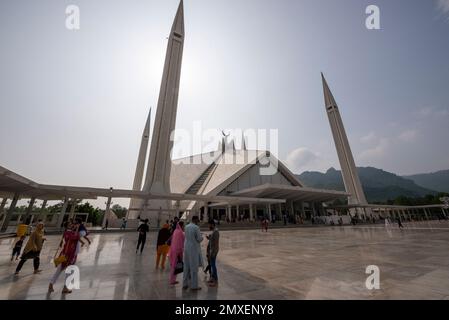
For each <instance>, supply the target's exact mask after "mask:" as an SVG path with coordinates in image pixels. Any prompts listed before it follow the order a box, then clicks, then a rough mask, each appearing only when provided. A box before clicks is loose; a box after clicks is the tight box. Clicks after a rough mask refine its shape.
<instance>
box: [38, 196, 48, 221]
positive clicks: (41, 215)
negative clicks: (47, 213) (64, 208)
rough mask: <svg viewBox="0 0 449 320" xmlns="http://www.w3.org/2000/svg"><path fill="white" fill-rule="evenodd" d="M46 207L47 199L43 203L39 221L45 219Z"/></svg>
mask: <svg viewBox="0 0 449 320" xmlns="http://www.w3.org/2000/svg"><path fill="white" fill-rule="evenodd" d="M46 206H47V199H45V200H44V202H43V203H42V207H41V210H40V213H39V218H38V220H40V219H43V217H44V210H45V207H46Z"/></svg>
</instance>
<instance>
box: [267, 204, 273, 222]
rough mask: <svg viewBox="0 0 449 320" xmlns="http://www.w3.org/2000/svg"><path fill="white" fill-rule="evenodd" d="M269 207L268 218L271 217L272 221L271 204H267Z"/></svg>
mask: <svg viewBox="0 0 449 320" xmlns="http://www.w3.org/2000/svg"><path fill="white" fill-rule="evenodd" d="M267 209H268V219H270V222H271V221H272V216H271V204H267Z"/></svg>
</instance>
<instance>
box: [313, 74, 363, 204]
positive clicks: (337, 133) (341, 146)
mask: <svg viewBox="0 0 449 320" xmlns="http://www.w3.org/2000/svg"><path fill="white" fill-rule="evenodd" d="M321 78H322V80H323V91H324V104H325V107H326V112H327V116H328V117H329V124H330V126H331V131H332V135H333V137H334V142H335V148H336V149H337V154H338V160H339V161H340V167H341V173H342V176H343V183H344V185H345V189H346V192H348V193H350V194H351V196H350V197H349V198H348V204H367V201H366V198H365V194H364V193H363V189H362V184H361V183H360V179H359V175H358V173H357V169H356V166H355V162H354V157H353V156H352V152H351V148H350V147H349V142H348V137H347V136H346V132H345V128H344V127H343V122H342V120H341V116H340V112H339V111H338V106H337V103H336V102H335V99H334V96H333V95H332V92H331V91H330V89H329V86H328V85H327V82H326V79H325V78H324V75H323V73H321Z"/></svg>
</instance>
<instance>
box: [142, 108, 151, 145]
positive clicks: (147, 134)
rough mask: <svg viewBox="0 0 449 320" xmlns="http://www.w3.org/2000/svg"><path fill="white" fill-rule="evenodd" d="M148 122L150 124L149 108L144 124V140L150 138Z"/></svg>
mask: <svg viewBox="0 0 449 320" xmlns="http://www.w3.org/2000/svg"><path fill="white" fill-rule="evenodd" d="M150 122H151V107H150V112H149V113H148V118H147V122H146V124H145V129H144V138H149V137H150Z"/></svg>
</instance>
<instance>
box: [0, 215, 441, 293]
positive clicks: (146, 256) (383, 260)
mask: <svg viewBox="0 0 449 320" xmlns="http://www.w3.org/2000/svg"><path fill="white" fill-rule="evenodd" d="M91 236H92V240H93V242H92V245H90V246H89V247H85V248H83V249H82V251H81V253H80V255H79V256H78V263H77V265H78V267H79V268H80V277H81V289H80V290H74V292H73V293H72V294H70V295H66V296H62V295H61V294H60V290H61V288H62V285H63V277H62V276H61V278H60V279H59V281H58V283H57V284H56V285H55V289H56V291H55V292H54V293H53V294H52V295H50V296H48V295H47V287H48V281H49V279H50V277H51V275H52V274H53V272H54V267H53V265H52V264H51V258H52V257H53V255H54V252H55V250H56V246H57V243H58V241H59V239H60V237H59V236H48V241H47V242H46V243H45V245H44V249H43V252H42V255H41V261H42V263H41V268H42V269H43V272H42V273H41V274H39V275H34V274H33V272H32V261H28V262H27V263H26V264H25V266H24V268H23V269H22V272H21V274H20V276H18V277H14V276H13V275H12V274H13V272H14V269H15V267H16V264H17V263H16V262H10V261H9V255H10V252H11V249H12V246H13V242H14V239H2V240H0V299H119V300H121V299H201V300H203V299H448V298H449V254H448V247H449V223H448V222H441V223H439V222H438V221H435V222H421V223H414V224H406V229H405V230H403V231H400V230H398V229H397V226H396V225H395V226H393V227H391V228H389V229H386V228H385V227H382V226H379V225H377V226H356V227H352V226H346V227H316V228H294V229H272V230H269V231H268V233H262V232H261V231H259V230H245V231H223V232H221V243H220V253H219V257H218V268H219V277H220V284H219V286H218V287H217V288H209V287H207V286H206V284H205V283H204V282H203V281H204V273H202V271H201V272H200V275H201V277H200V282H201V286H202V288H203V289H202V290H200V291H199V292H191V291H190V290H182V288H181V287H180V285H178V286H176V287H171V286H169V285H168V271H167V270H166V271H161V270H155V269H154V259H155V256H154V253H155V246H154V244H155V238H156V235H155V233H154V232H151V233H150V235H149V237H148V242H147V247H146V248H145V250H144V253H143V255H136V253H135V245H136V240H137V234H134V233H128V232H127V233H108V234H92V235H91ZM205 245H206V243H205V242H204V243H203V249H205ZM368 265H377V266H378V267H379V269H380V287H381V288H380V290H373V291H370V290H368V289H366V286H365V280H366V278H367V276H368V275H367V274H366V273H365V268H366V267H367V266H368ZM181 276H182V275H180V276H178V278H179V280H181Z"/></svg>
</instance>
